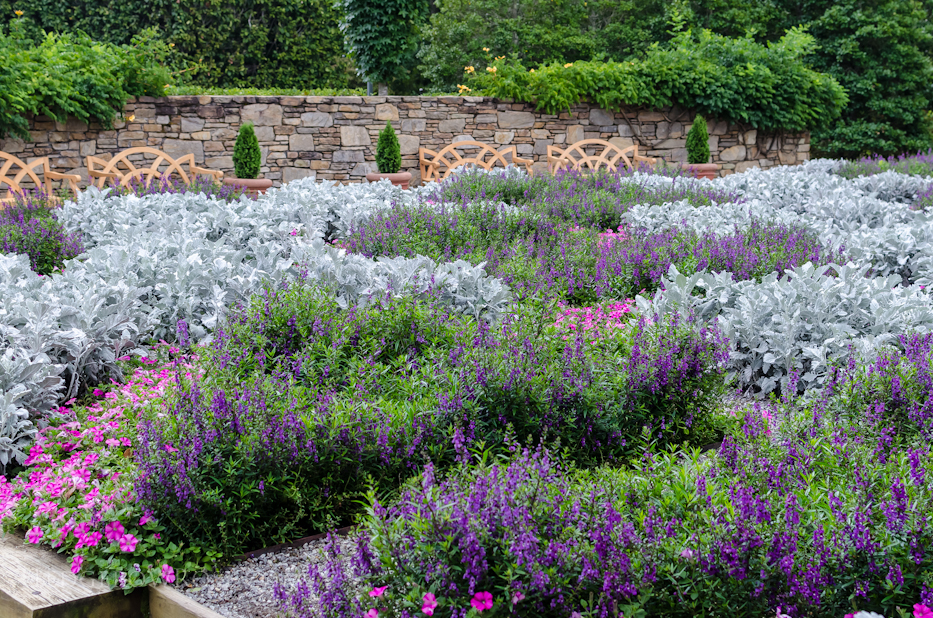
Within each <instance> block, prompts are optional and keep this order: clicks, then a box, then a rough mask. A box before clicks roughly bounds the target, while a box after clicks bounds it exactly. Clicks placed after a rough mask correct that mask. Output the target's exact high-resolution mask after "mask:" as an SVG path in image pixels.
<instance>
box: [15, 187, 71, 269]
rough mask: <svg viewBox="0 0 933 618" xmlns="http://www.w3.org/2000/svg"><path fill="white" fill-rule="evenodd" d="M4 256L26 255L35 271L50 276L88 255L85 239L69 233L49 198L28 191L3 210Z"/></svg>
mask: <svg viewBox="0 0 933 618" xmlns="http://www.w3.org/2000/svg"><path fill="white" fill-rule="evenodd" d="M0 253H21V254H26V255H28V256H29V263H30V266H31V267H32V269H33V270H34V271H36V272H37V273H39V274H40V275H49V274H51V273H52V272H54V271H56V270H59V269H61V268H62V267H63V266H64V262H65V260H69V259H72V258H75V257H77V256H79V255H81V254H82V253H84V244H83V237H82V235H81V233H80V232H76V233H72V234H69V233H67V232H66V231H65V228H64V226H63V225H62V224H61V223H60V222H59V221H58V218H57V217H56V216H55V210H54V207H53V204H52V202H51V200H50V199H49V196H48V195H46V194H45V193H44V192H42V191H41V190H36V191H26V192H24V193H18V194H15V195H14V201H13V202H12V203H11V204H9V205H8V206H7V207H5V208H3V209H0Z"/></svg>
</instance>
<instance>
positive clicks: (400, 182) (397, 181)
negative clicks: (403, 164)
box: [366, 172, 411, 189]
mask: <svg viewBox="0 0 933 618" xmlns="http://www.w3.org/2000/svg"><path fill="white" fill-rule="evenodd" d="M383 178H388V179H389V182H391V183H392V184H393V185H395V186H396V187H401V188H403V189H407V188H408V183H409V182H411V172H397V173H395V174H379V173H376V174H366V180H368V181H369V182H379V181H380V180H382V179H383Z"/></svg>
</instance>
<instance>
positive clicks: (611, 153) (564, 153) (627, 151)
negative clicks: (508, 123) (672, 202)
mask: <svg viewBox="0 0 933 618" xmlns="http://www.w3.org/2000/svg"><path fill="white" fill-rule="evenodd" d="M587 148H590V149H593V148H596V149H600V148H601V149H602V150H600V151H599V152H598V153H597V154H592V155H591V154H587V152H586V149H587ZM629 155H631V158H629ZM656 161H657V159H653V158H651V157H643V156H641V155H639V154H638V144H635V145H634V146H627V147H625V148H621V147H619V146H616V145H615V144H613V143H611V142H607V141H606V140H601V139H585V140H581V141H579V142H575V143H573V144H571V145H570V146H568V147H567V148H558V147H556V146H548V147H547V167H548V170H549V171H550V172H551V173H554V172H557V171H558V170H562V169H572V170H576V171H579V170H582V169H588V170H593V171H596V170H598V169H600V168H601V167H605V168H608V169H609V171H611V172H614V171H616V170H617V169H618V168H619V163H620V162H621V163H623V164H624V165H625V167H627V168H629V169H633V168H634V167H635V165H636V164H638V163H642V162H644V163H650V164H654V163H655V162H656Z"/></svg>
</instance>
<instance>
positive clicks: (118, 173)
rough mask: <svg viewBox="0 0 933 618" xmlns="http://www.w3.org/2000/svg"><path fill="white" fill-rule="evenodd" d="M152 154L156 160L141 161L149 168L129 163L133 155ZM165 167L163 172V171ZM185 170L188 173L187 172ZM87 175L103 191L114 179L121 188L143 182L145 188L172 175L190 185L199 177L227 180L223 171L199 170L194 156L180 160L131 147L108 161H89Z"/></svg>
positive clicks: (186, 156)
mask: <svg viewBox="0 0 933 618" xmlns="http://www.w3.org/2000/svg"><path fill="white" fill-rule="evenodd" d="M147 154H148V155H152V156H153V157H154V159H152V160H149V159H147V160H145V161H143V162H141V164H142V165H148V166H147V167H136V164H135V163H134V162H133V161H132V160H130V157H133V155H143V156H145V155H147ZM163 164H164V165H165V168H164V169H160V168H162V166H163ZM185 167H187V168H188V171H185ZM87 172H88V176H89V177H90V181H91V184H96V185H97V187H98V188H100V189H103V188H104V187H106V186H107V185H108V181H110V180H115V181H117V182H118V183H119V184H120V186H123V187H126V186H128V185H129V184H130V183H131V182H134V181H136V182H139V181H141V182H142V183H143V184H144V185H145V186H147V187H148V186H149V183H151V182H152V180H153V179H154V178H159V179H161V178H169V177H171V176H172V175H176V174H177V175H178V177H179V178H180V179H181V181H182V182H184V183H186V184H187V183H190V182H191V181H192V180H194V177H195V176H197V175H207V176H213V177H214V178H216V179H217V180H221V179H223V177H224V173H223V172H219V171H216V170H208V169H204V168H201V167H197V166H196V165H195V163H194V155H193V154H186V155H184V156H182V157H179V158H177V159H173V158H172V157H171V156H169V155H168V154H167V153H165V152H162V151H161V150H156V149H155V148H147V147H139V148H130V149H128V150H124V151H123V152H120V153H117V154H115V155H114V156H113V158H112V159H110V160H109V161H104V160H103V159H99V158H97V157H88V158H87Z"/></svg>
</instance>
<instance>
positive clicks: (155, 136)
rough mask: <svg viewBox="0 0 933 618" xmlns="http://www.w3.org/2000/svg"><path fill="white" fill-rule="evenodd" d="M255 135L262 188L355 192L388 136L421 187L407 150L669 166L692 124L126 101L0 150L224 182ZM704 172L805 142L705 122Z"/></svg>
mask: <svg viewBox="0 0 933 618" xmlns="http://www.w3.org/2000/svg"><path fill="white" fill-rule="evenodd" d="M246 121H250V122H252V123H253V124H255V126H256V137H257V138H258V139H259V145H260V148H261V149H262V169H261V173H262V176H263V177H265V178H269V179H271V180H273V181H274V183H275V184H276V185H279V184H281V183H283V182H289V181H292V180H296V179H298V178H305V177H313V178H316V179H317V180H337V181H341V182H362V181H363V180H364V177H365V176H366V174H368V173H370V172H375V171H377V170H376V164H375V155H376V141H377V139H378V136H379V131H380V130H381V129H382V128H383V127H384V126H385V123H386V121H389V122H391V123H392V124H393V126H394V128H395V131H396V133H397V135H398V138H399V143H400V144H401V151H402V168H403V169H407V170H408V171H410V172H412V176H413V181H414V184H419V183H420V180H421V176H420V171H419V168H418V148H419V147H422V146H423V147H427V148H431V149H432V150H439V149H440V148H442V147H444V146H445V145H447V144H449V143H451V142H453V141H459V140H464V139H474V140H477V141H481V142H485V143H489V144H498V145H500V146H504V145H514V146H515V147H516V149H517V151H518V153H519V155H520V156H522V157H524V158H530V159H532V160H534V161H535V164H534V167H535V170H536V171H537V170H543V169H545V168H546V165H547V146H548V145H550V144H557V145H561V144H572V143H574V142H577V141H580V140H582V139H590V138H599V139H605V140H608V141H611V142H613V143H615V144H617V145H619V146H623V147H625V146H630V145H632V144H635V143H638V144H639V145H640V147H639V150H640V152H641V153H642V154H647V155H648V156H652V157H660V158H663V159H665V160H667V161H669V162H673V163H683V162H685V161H686V159H687V153H686V135H687V131H689V130H690V122H691V121H692V114H689V113H688V112H686V111H685V110H679V109H676V108H674V109H669V108H665V109H661V110H641V109H635V108H626V109H623V110H621V111H617V112H611V111H606V110H603V109H600V108H598V107H595V106H592V105H588V104H580V105H576V106H574V107H573V109H572V110H571V112H570V113H567V112H563V113H560V114H556V115H555V114H545V113H543V112H539V111H536V110H535V109H534V106H533V105H532V104H530V103H514V102H511V101H504V100H499V99H492V98H485V97H459V96H447V97H406V96H388V97H385V96H382V97H379V96H376V97H358V96H347V97H313V96H308V97H287V96H281V97H258V96H200V97H198V96H180V97H165V98H152V97H138V98H136V99H131V100H130V101H129V102H128V103H127V104H126V107H125V109H124V118H123V119H121V120H118V121H117V122H115V123H114V128H113V129H112V130H105V129H103V128H102V127H101V126H99V125H97V124H91V125H90V126H88V125H86V124H85V123H83V122H80V121H78V120H74V119H69V120H68V121H67V122H55V121H53V120H51V119H48V118H45V117H42V116H40V117H36V118H30V119H29V122H30V130H31V134H32V141H30V142H24V141H23V140H19V139H6V140H0V150H3V151H6V152H9V153H14V154H16V155H17V156H19V157H20V158H23V159H27V160H28V159H32V158H35V157H44V156H49V157H51V166H52V168H53V169H54V170H56V171H68V172H71V173H78V174H81V175H82V176H83V177H84V178H85V179H86V178H87V168H86V167H85V161H84V157H86V156H87V155H95V156H98V157H101V158H104V159H107V158H109V157H110V155H112V154H113V153H116V152H119V151H121V150H124V149H126V148H132V147H135V146H150V147H153V148H159V149H162V150H164V151H166V152H167V153H169V154H170V155H172V156H180V155H184V154H188V153H192V154H194V157H195V160H196V161H197V162H198V164H200V165H203V166H204V167H208V168H211V169H219V170H222V171H224V172H225V173H226V174H227V175H228V176H233V145H234V142H235V140H236V135H237V130H238V129H239V126H240V124H241V123H243V122H246ZM707 129H708V131H709V147H710V153H711V155H712V162H713V163H718V164H719V165H720V167H721V169H720V173H721V174H722V175H726V174H731V173H734V172H742V171H745V170H747V169H749V168H751V167H762V168H766V167H771V166H774V165H794V164H797V163H800V162H802V161H806V160H807V159H808V158H809V150H810V135H809V134H808V133H782V134H777V135H775V134H763V133H761V132H759V131H756V130H755V129H752V128H750V127H742V126H738V125H730V124H728V123H726V122H724V121H719V120H716V119H710V120H708V121H707Z"/></svg>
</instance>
